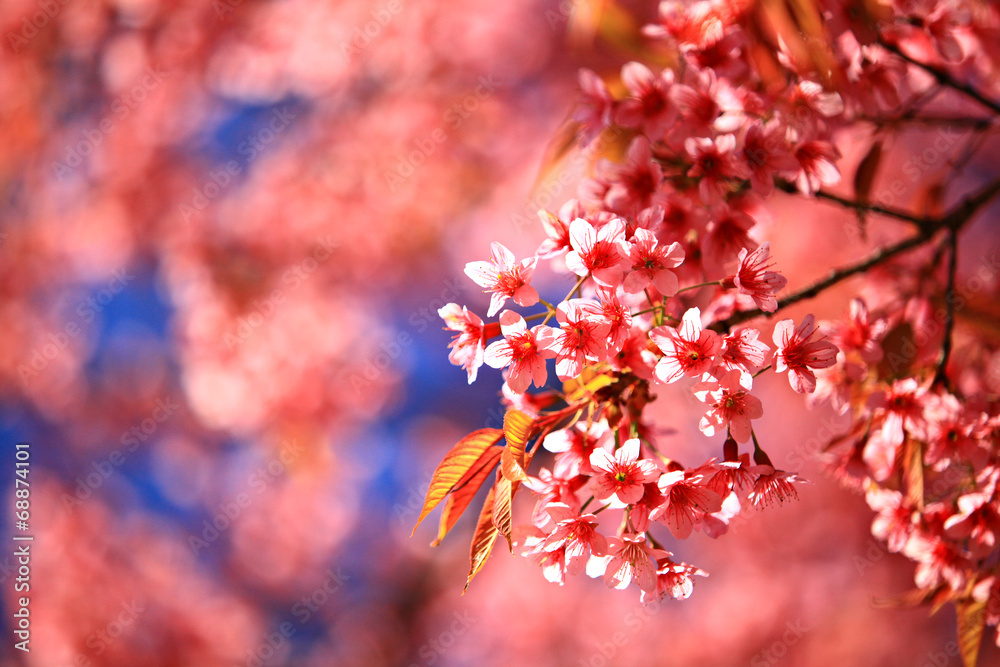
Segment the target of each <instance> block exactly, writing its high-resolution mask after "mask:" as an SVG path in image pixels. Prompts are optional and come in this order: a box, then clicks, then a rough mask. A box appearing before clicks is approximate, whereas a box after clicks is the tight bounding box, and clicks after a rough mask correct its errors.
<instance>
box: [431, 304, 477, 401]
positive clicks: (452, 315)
mask: <svg viewBox="0 0 1000 667" xmlns="http://www.w3.org/2000/svg"><path fill="white" fill-rule="evenodd" d="M438 315H440V316H441V319H443V320H444V322H445V324H446V325H448V328H449V329H451V330H452V331H457V332H458V335H456V336H453V337H452V339H451V342H450V343H448V347H450V348H451V352H450V353H449V354H448V361H450V362H451V363H453V364H455V365H456V366H461V367H462V368H464V369H465V370H466V372H468V374H469V384H472V383H473V382H475V380H476V374H477V373H478V372H479V367H480V366H482V365H483V350H485V349H486V336H485V335H484V334H483V320H482V318H480V317H479V316H478V315H476V314H475V313H473V312H472V311H470V310H469V309H468V308H466V307H465V306H459V305H458V304H457V303H449V304H447V305H445V306H444V307H443V308H440V309H438Z"/></svg>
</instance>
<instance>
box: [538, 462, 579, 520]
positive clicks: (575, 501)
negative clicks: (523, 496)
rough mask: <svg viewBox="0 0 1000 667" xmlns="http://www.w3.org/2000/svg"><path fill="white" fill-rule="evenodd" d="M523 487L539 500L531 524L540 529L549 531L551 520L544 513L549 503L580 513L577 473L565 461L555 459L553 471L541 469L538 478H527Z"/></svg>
mask: <svg viewBox="0 0 1000 667" xmlns="http://www.w3.org/2000/svg"><path fill="white" fill-rule="evenodd" d="M524 486H525V487H526V488H528V489H531V490H532V491H533V492H534V493H536V494H538V496H540V497H539V499H538V502H537V503H536V504H535V511H534V512H533V513H532V516H531V520H532V522H533V523H534V524H535V525H536V526H538V527H539V528H542V529H546V528H548V529H551V524H552V518H551V517H550V516H549V515H548V513H546V512H545V508H546V507H547V506H548V505H549V504H551V503H562V504H563V505H566V506H567V507H569V508H571V509H572V510H573V511H574V512H579V511H580V500H579V498H577V496H576V491H577V489H578V488H580V486H581V482H580V480H578V479H577V472H576V470H574V469H573V467H572V466H571V465H569V464H568V463H567V462H565V461H560V460H559V459H556V465H555V469H554V470H549V469H548V468H542V469H541V470H539V471H538V477H528V479H527V480H526V481H525V482H524Z"/></svg>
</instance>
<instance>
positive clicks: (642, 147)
mask: <svg viewBox="0 0 1000 667" xmlns="http://www.w3.org/2000/svg"><path fill="white" fill-rule="evenodd" d="M598 177H599V178H598V180H599V181H601V182H604V183H607V184H608V189H607V191H606V192H605V194H604V204H605V206H607V208H608V209H609V210H611V211H614V212H615V213H619V214H622V215H635V214H636V213H638V212H639V211H641V210H642V209H644V208H647V207H649V206H650V205H651V204H653V196H654V195H655V194H656V193H657V191H658V190H659V189H660V185H661V183H662V182H663V169H662V167H660V164H659V163H658V162H656V161H655V160H653V151H652V149H651V148H650V145H649V140H648V139H646V138H645V137H643V136H639V137H636V138H635V139H633V140H632V143H631V144H630V145H629V149H628V152H627V153H626V154H625V164H621V165H606V163H602V165H599V169H598Z"/></svg>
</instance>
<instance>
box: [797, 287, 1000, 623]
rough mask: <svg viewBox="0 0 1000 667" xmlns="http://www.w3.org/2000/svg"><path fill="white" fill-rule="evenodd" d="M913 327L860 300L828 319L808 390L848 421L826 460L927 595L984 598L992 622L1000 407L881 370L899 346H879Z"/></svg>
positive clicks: (998, 592) (999, 532)
mask: <svg viewBox="0 0 1000 667" xmlns="http://www.w3.org/2000/svg"><path fill="white" fill-rule="evenodd" d="M892 319H895V320H896V321H891V320H892ZM914 324H915V322H913V321H910V320H909V319H908V318H907V317H905V316H904V317H899V318H891V317H888V316H886V317H873V316H871V315H870V314H869V310H868V307H867V306H866V304H865V302H864V301H862V300H860V299H856V300H854V301H853V302H852V303H851V308H850V313H849V315H848V316H847V317H846V318H845V319H844V320H843V321H840V322H836V323H832V328H833V329H834V334H833V338H834V339H835V340H836V341H837V343H838V344H839V346H840V348H841V353H840V354H839V355H838V359H837V363H836V364H835V365H834V366H831V367H830V368H827V369H825V370H823V371H821V372H820V373H819V376H818V384H819V386H820V387H825V389H823V391H822V392H820V391H817V393H816V395H821V394H822V395H823V396H825V397H827V398H829V399H830V400H831V402H832V403H833V404H834V406H835V407H837V408H838V409H839V410H841V411H842V412H845V413H848V412H849V414H850V416H851V424H852V425H851V427H850V429H849V430H848V432H847V433H845V434H843V435H842V436H839V437H837V438H835V439H834V440H833V441H832V442H831V443H830V453H829V457H830V461H829V464H830V465H831V467H832V469H833V472H834V474H835V475H836V476H837V477H838V478H839V479H840V480H841V482H842V483H843V484H844V485H845V486H847V487H849V488H852V489H855V490H858V491H860V492H862V493H864V494H865V498H866V500H867V502H868V505H869V506H870V507H871V509H872V510H873V511H874V512H876V516H875V519H874V521H873V523H872V534H873V535H874V536H875V537H877V538H878V539H879V540H882V541H884V542H885V548H886V549H887V550H888V551H889V552H892V553H900V554H903V555H904V556H906V557H907V558H909V559H911V560H913V561H914V562H915V563H916V565H917V567H916V573H915V582H916V584H917V587H918V588H919V589H920V591H922V593H923V594H924V595H925V596H926V597H927V598H929V599H931V598H932V599H934V600H935V601H937V602H941V601H944V600H954V601H956V603H958V604H961V603H963V602H964V603H969V602H970V601H971V602H978V603H981V604H986V605H987V607H986V610H987V613H986V614H985V616H984V619H985V621H986V623H987V624H989V625H992V626H997V625H998V624H1000V584H998V581H1000V577H998V575H1000V572H998V569H997V555H998V554H1000V543H998V539H997V538H998V536H1000V490H998V488H997V485H998V481H1000V411H998V407H1000V406H998V405H997V404H996V402H995V401H994V402H993V403H986V402H982V400H981V399H980V400H977V401H967V400H962V399H961V398H960V397H959V395H957V394H956V393H955V391H953V390H952V389H950V388H949V387H948V386H946V384H947V383H945V382H942V381H935V378H934V377H933V376H930V375H928V374H924V379H918V378H917V377H906V378H903V379H894V378H893V374H892V373H891V372H890V373H886V372H885V371H886V370H890V371H891V369H892V368H893V365H894V364H895V365H896V366H898V365H899V359H900V357H899V356H898V354H899V351H900V349H899V348H896V347H894V346H885V345H881V344H880V343H881V342H882V341H883V338H884V337H885V336H886V335H887V334H888V333H891V332H892V331H899V330H900V327H903V328H907V327H912V326H913V325H914ZM911 330H912V329H911ZM904 345H905V343H904ZM880 362H884V363H880ZM970 592H971V595H970ZM998 641H1000V636H998Z"/></svg>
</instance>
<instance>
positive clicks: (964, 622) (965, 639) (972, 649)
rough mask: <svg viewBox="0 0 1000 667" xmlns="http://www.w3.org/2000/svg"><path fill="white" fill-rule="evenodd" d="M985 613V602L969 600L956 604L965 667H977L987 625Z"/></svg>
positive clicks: (959, 639)
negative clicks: (980, 646)
mask: <svg viewBox="0 0 1000 667" xmlns="http://www.w3.org/2000/svg"><path fill="white" fill-rule="evenodd" d="M985 611H986V601H985V600H983V601H977V600H974V599H972V598H967V599H965V600H959V601H957V602H956V603H955V612H956V614H957V616H958V652H959V655H961V656H962V664H964V665H965V667H976V660H977V659H978V658H979V645H980V644H981V643H982V639H983V628H984V627H985V625H986V613H985Z"/></svg>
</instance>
